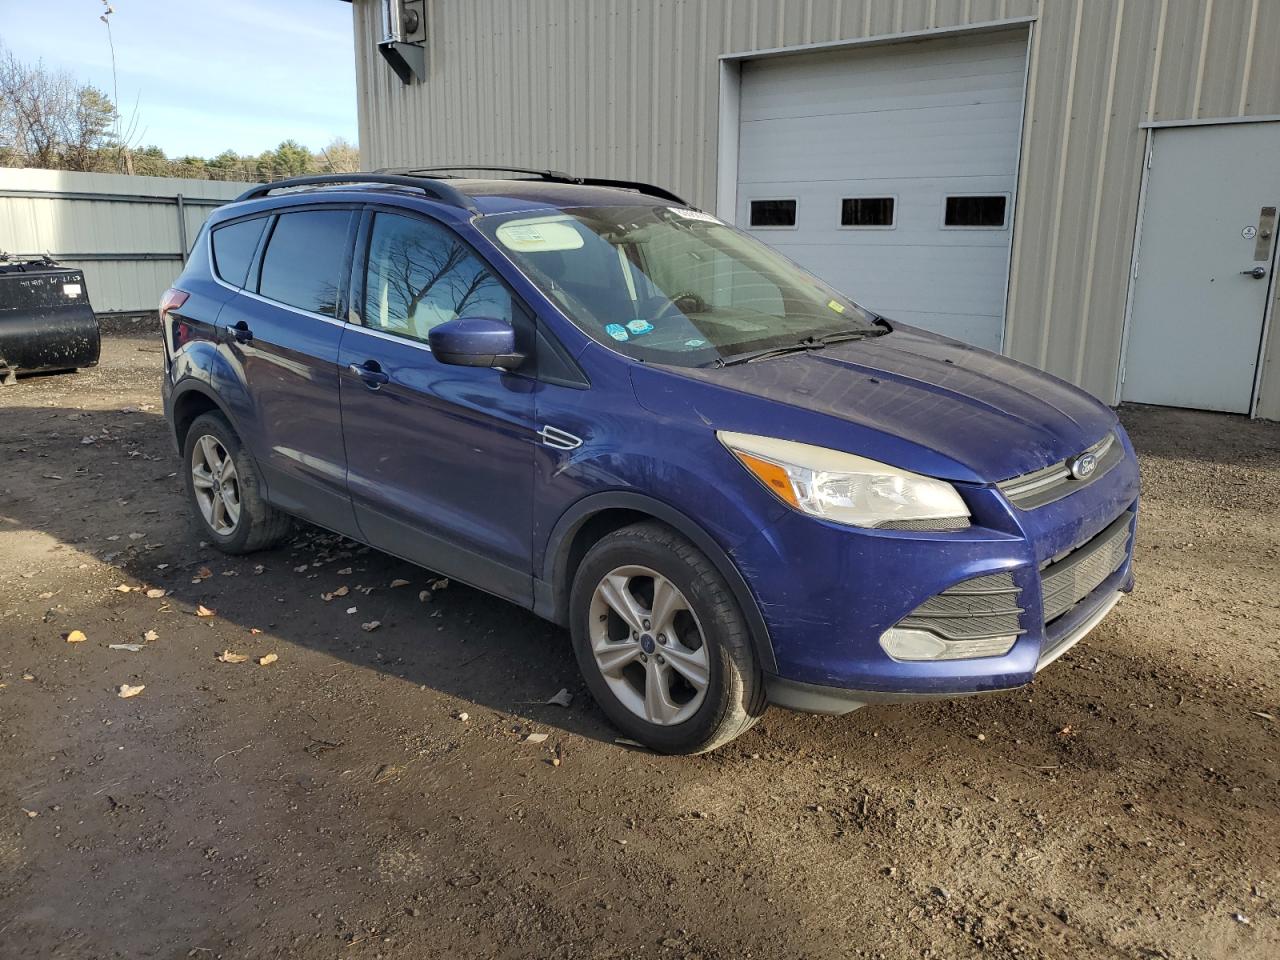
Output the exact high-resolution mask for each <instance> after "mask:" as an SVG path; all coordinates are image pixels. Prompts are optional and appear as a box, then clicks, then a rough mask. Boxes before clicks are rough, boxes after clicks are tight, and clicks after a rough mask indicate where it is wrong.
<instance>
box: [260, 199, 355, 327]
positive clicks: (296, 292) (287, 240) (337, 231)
mask: <svg viewBox="0 0 1280 960" xmlns="http://www.w3.org/2000/svg"><path fill="white" fill-rule="evenodd" d="M350 219H351V214H350V212H349V211H347V210H303V211H300V212H298V213H283V214H281V215H280V219H279V220H277V221H276V226H275V229H274V230H272V231H271V239H270V240H268V241H267V252H266V253H264V254H263V256H262V279H261V281H260V282H259V284H258V292H259V293H261V294H262V295H263V296H264V297H269V298H271V299H272V300H278V301H279V302H281V303H287V304H288V305H289V306H291V307H298V308H299V309H302V310H310V311H311V312H312V313H320V314H323V315H325V316H327V317H332V316H334V315H336V313H337V306H338V287H339V285H340V283H341V279H342V261H343V257H344V254H345V253H346V248H347V225H348V223H349V222H350Z"/></svg>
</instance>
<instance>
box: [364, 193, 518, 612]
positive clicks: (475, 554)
mask: <svg viewBox="0 0 1280 960" xmlns="http://www.w3.org/2000/svg"><path fill="white" fill-rule="evenodd" d="M361 238H362V239H361V241H360V243H359V244H358V248H359V249H360V250H361V252H362V260H363V262H364V263H367V267H368V269H367V271H362V270H361V269H359V266H360V264H358V265H357V270H356V277H357V279H356V280H355V281H353V284H352V285H353V287H357V288H359V287H363V289H364V293H363V297H361V298H358V299H356V300H355V301H354V302H353V314H354V313H357V312H358V313H359V314H360V317H361V323H360V325H357V324H355V323H354V322H353V323H352V324H350V325H348V327H347V331H346V334H345V335H344V337H343V340H342V353H341V357H340V364H341V367H342V371H341V378H342V426H343V433H344V435H345V437H346V445H347V480H348V486H349V489H350V492H351V498H352V501H353V503H354V506H355V512H356V518H357V521H358V522H359V524H360V529H361V531H362V533H363V534H364V539H365V540H367V541H368V542H369V543H370V544H372V545H373V546H375V547H378V548H380V549H383V550H386V551H388V552H389V553H394V554H396V555H398V556H401V557H404V558H405V559H408V560H412V561H414V562H415V563H419V564H422V565H423V566H426V567H430V568H431V569H433V570H438V571H440V572H441V573H445V574H448V575H450V576H453V577H456V578H457V579H459V580H462V581H464V582H467V583H470V584H473V585H474V586H477V587H481V588H483V589H485V590H488V591H490V592H493V593H496V594H498V595H500V596H503V597H506V598H508V599H510V600H515V601H517V602H520V603H525V604H528V603H531V602H532V554H533V547H532V540H533V520H532V511H533V446H534V441H535V439H536V434H535V431H534V424H533V391H534V387H535V384H536V381H535V380H534V379H533V377H532V375H530V374H526V373H524V372H507V371H505V370H500V369H491V368H488V367H461V366H451V365H448V364H443V363H440V362H439V361H438V360H437V359H436V358H435V357H434V356H433V355H432V353H431V347H430V346H429V345H428V343H427V335H428V333H429V332H430V330H431V328H432V327H434V326H436V325H438V324H440V323H443V322H445V321H447V320H453V319H455V318H457V317H459V316H470V317H489V318H492V319H496V320H503V321H506V322H507V323H512V324H513V325H515V326H516V328H517V344H518V345H519V346H520V347H521V349H522V352H524V353H525V354H526V356H528V357H529V369H530V370H532V367H533V360H534V358H533V348H532V344H531V342H530V341H531V340H532V335H531V331H532V324H531V322H530V318H529V316H528V314H526V313H525V311H524V308H523V307H522V306H521V305H520V304H519V303H518V302H517V301H516V299H515V298H514V297H513V296H512V294H511V292H510V291H509V289H508V288H507V287H506V285H505V284H504V283H503V282H502V281H501V280H500V279H499V278H498V277H497V276H496V275H495V274H494V273H493V271H491V270H490V268H489V265H488V264H487V263H486V262H485V261H484V259H483V258H481V257H480V256H479V255H478V254H477V253H476V252H475V251H474V250H472V249H471V247H470V246H468V245H467V244H466V243H465V242H464V241H463V240H462V239H461V238H460V237H459V236H458V235H457V234H455V233H454V232H453V231H452V230H450V229H449V228H447V227H445V226H444V225H442V224H439V223H437V222H435V221H433V220H428V219H426V218H423V217H418V216H413V215H410V214H407V213H399V212H391V211H377V212H371V213H370V214H368V220H367V221H366V224H365V226H364V228H363V229H362V231H361ZM366 252H367V257H365V256H363V254H365V253H366ZM352 319H353V320H354V319H355V318H354V316H353V318H352Z"/></svg>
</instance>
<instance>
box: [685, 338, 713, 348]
mask: <svg viewBox="0 0 1280 960" xmlns="http://www.w3.org/2000/svg"><path fill="white" fill-rule="evenodd" d="M706 342H707V341H705V340H698V339H696V338H695V339H693V340H686V341H685V342H684V345H685V346H686V347H701V346H703V345H704V344H705V343H706Z"/></svg>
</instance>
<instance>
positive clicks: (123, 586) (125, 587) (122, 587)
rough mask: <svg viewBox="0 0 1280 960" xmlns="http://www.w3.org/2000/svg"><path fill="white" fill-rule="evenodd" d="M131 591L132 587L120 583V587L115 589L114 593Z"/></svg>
mask: <svg viewBox="0 0 1280 960" xmlns="http://www.w3.org/2000/svg"><path fill="white" fill-rule="evenodd" d="M132 590H133V587H131V586H129V585H128V584H127V583H122V584H120V586H118V587H116V593H130V592H132Z"/></svg>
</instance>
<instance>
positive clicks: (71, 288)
mask: <svg viewBox="0 0 1280 960" xmlns="http://www.w3.org/2000/svg"><path fill="white" fill-rule="evenodd" d="M81 292H82V289H81V287H80V284H78V283H64V284H63V285H62V295H63V296H64V297H78V296H80V294H81Z"/></svg>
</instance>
